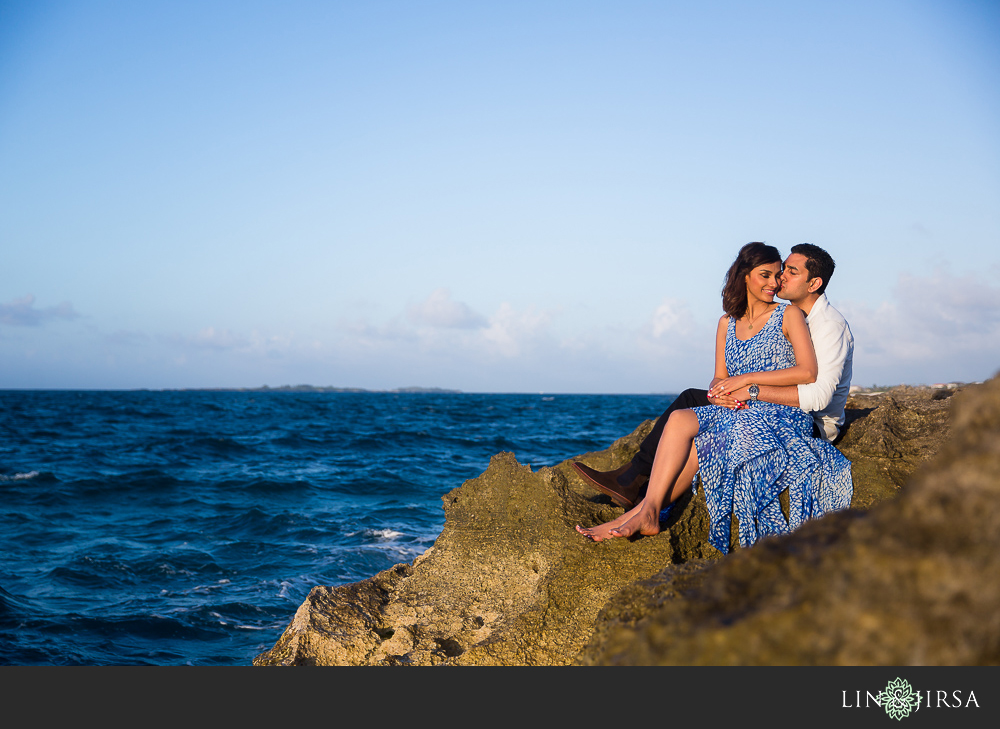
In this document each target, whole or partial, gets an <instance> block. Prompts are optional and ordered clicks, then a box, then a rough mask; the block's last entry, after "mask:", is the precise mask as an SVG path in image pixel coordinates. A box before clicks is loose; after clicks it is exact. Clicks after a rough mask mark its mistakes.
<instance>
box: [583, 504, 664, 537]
mask: <svg viewBox="0 0 1000 729" xmlns="http://www.w3.org/2000/svg"><path fill="white" fill-rule="evenodd" d="M646 512H649V513H652V514H653V517H652V521H651V523H650V519H649V518H648V517H647V516H646ZM650 524H651V525H650ZM576 530H577V531H578V532H580V534H582V535H583V536H585V537H587V539H590V540H592V541H594V542H601V541H604V540H605V539H613V538H615V537H630V536H632V535H633V534H642V535H645V536H652V535H654V534H659V533H660V512H659V511H653V510H652V509H651V508H649V507H645V508H644V507H643V502H641V501H640V502H639V503H638V504H636V505H635V506H633V507H632V508H631V509H629V510H628V511H626V512H625V513H624V514H622V515H621V516H619V517H618V518H617V519H613V520H612V521H608V522H605V523H603V524H598V525H597V526H594V527H587V528H584V527H581V526H580V525H579V524H577V525H576Z"/></svg>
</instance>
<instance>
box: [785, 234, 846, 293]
mask: <svg viewBox="0 0 1000 729" xmlns="http://www.w3.org/2000/svg"><path fill="white" fill-rule="evenodd" d="M792 253H798V254H799V255H801V256H805V257H806V271H808V272H809V278H816V277H817V276H818V277H819V278H821V279H823V284H822V285H821V286H820V287H819V288H818V289H816V293H817V294H822V293H823V292H824V291H826V285H827V284H828V283H830V278H831V277H832V276H833V269H834V268H836V266H837V264H836V263H834V262H833V257H832V256H831V255H830V254H829V253H827V252H826V251H824V250H823V249H822V248H820V247H819V246H814V245H813V244H812V243H799V244H798V245H795V246H792Z"/></svg>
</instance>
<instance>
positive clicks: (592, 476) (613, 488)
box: [573, 461, 649, 510]
mask: <svg viewBox="0 0 1000 729" xmlns="http://www.w3.org/2000/svg"><path fill="white" fill-rule="evenodd" d="M573 468H575V469H576V470H577V472H579V474H580V475H581V476H583V480H584V481H585V482H586V483H587V485H588V486H592V487H593V488H595V489H597V490H598V491H600V492H601V493H602V494H606V495H607V496H610V497H611V500H612V501H614V502H615V503H616V504H618V506H621V507H622V508H624V509H626V510H628V509H631V508H632V507H633V506H635V505H636V504H637V503H639V502H640V501H641V500H642V497H643V496H645V493H646V484H647V482H648V481H649V476H647V475H646V474H644V473H640V472H639V471H638V470H637V469H636V468H634V467H633V466H632V464H631V463H627V464H625V465H624V466H622V467H621V468H616V469H615V470H614V471H595V470H594V469H593V468H591V467H590V466H585V465H583V464H582V463H580V462H579V461H577V462H575V463H573Z"/></svg>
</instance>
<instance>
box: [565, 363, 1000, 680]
mask: <svg viewBox="0 0 1000 729" xmlns="http://www.w3.org/2000/svg"><path fill="white" fill-rule="evenodd" d="M931 402H933V401H931ZM925 405H926V411H925V414H926V413H933V412H934V408H933V407H932V406H931V405H930V404H929V403H925ZM920 409H921V408H920V407H914V408H912V409H910V408H906V407H903V406H901V405H900V402H899V400H898V399H896V398H886V399H885V401H884V402H882V403H880V404H879V405H878V406H877V409H875V410H874V411H873V412H872V413H871V414H870V415H869V416H868V418H867V420H868V422H867V427H866V428H865V429H859V430H857V431H855V432H854V433H853V434H851V440H853V441H854V442H855V443H856V444H857V446H858V447H861V446H867V447H868V448H869V449H870V450H868V451H865V452H864V453H863V458H865V459H870V460H871V463H870V464H869V465H871V466H872V468H871V470H870V471H865V473H866V474H867V473H875V474H877V473H878V472H879V470H880V469H884V472H885V473H886V479H885V480H886V481H887V482H892V481H895V480H896V478H897V477H898V475H899V474H898V473H896V471H895V470H894V469H893V468H892V466H891V463H886V461H885V459H887V460H888V461H889V462H891V461H903V460H906V459H907V458H908V457H910V456H913V455H914V454H915V453H919V452H921V451H922V450H923V449H928V448H929V449H932V450H933V449H935V448H936V445H935V444H934V443H933V438H932V437H931V436H932V434H931V432H930V431H928V430H927V429H926V428H925V427H924V425H921V424H919V423H918V421H919V420H920V415H921V413H920ZM934 419H935V418H934V417H933V416H932V417H930V418H929V420H930V421H933V420H934ZM853 427H854V426H852V428H853ZM951 431H952V437H951V438H950V440H948V441H947V442H946V443H944V444H943V445H941V447H940V449H939V452H938V453H937V456H936V457H935V458H934V459H932V460H931V461H930V462H927V463H926V464H925V465H924V466H923V467H921V468H920V469H919V471H918V472H917V473H916V474H914V476H913V477H912V478H911V479H910V480H909V481H907V482H906V483H905V486H904V487H903V488H902V489H901V490H900V493H899V494H898V496H896V497H895V498H893V499H888V500H884V501H882V503H879V504H877V505H876V506H873V507H872V508H871V509H870V510H868V511H861V510H856V509H851V510H849V511H846V512H841V513H839V514H832V515H830V516H829V517H826V518H823V519H819V520H816V521H813V522H810V523H807V524H805V525H803V527H802V528H801V529H799V530H797V531H796V532H794V533H792V534H789V535H784V536H782V537H778V538H774V539H768V540H764V541H762V542H760V543H758V544H757V545H755V546H754V547H753V548H752V549H746V550H743V551H742V552H740V553H737V554H733V555H732V556H730V557H728V558H727V559H725V560H722V561H719V562H717V563H715V564H712V565H710V566H705V565H694V564H688V565H677V566H672V567H670V568H668V569H666V570H664V571H663V572H661V573H660V574H658V575H656V576H655V577H653V578H651V579H649V580H645V581H641V582H639V583H636V584H633V585H630V586H629V587H628V588H626V589H625V590H624V591H622V592H621V593H619V594H618V595H616V596H615V597H614V598H613V599H612V600H611V601H610V602H609V604H608V606H607V607H606V608H605V610H604V611H603V612H602V613H601V615H600V616H599V619H598V627H597V629H596V631H595V633H594V635H593V637H592V639H591V642H590V645H588V647H587V648H586V649H585V650H584V652H583V653H582V654H581V657H580V661H579V662H580V663H584V664H602V665H607V664H632V665H646V664H665V665H668V664H674V665H677V664H683V665H689V664H712V665H718V664H736V665H775V664H780V665H995V664H997V663H1000V380H997V379H996V378H994V379H993V380H992V381H990V382H989V383H987V384H986V385H983V386H980V387H975V388H969V389H968V390H967V391H966V392H963V393H961V394H959V395H957V396H956V397H955V402H954V412H953V415H952V419H951ZM878 433H882V434H883V435H881V436H878V437H876V435H877V434H878ZM844 440H845V442H847V441H848V440H849V439H848V437H845V439H844ZM859 455H860V454H859ZM880 459H882V460H883V462H882V463H881V464H880V463H879V460H880ZM855 478H857V476H855Z"/></svg>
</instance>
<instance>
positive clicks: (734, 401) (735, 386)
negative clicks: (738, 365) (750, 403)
mask: <svg viewBox="0 0 1000 729" xmlns="http://www.w3.org/2000/svg"><path fill="white" fill-rule="evenodd" d="M749 384H750V381H749V380H748V379H747V378H746V376H744V375H736V376H734V377H725V378H723V379H721V380H719V381H718V382H716V383H715V384H714V385H712V386H711V387H710V388H709V390H708V400H709V402H711V403H712V404H713V405H719V406H720V407H724V408H729V409H730V410H739V409H740V408H745V407H746V406H747V404H746V402H745V401H744V400H740V399H739V398H736V397H733V393H734V392H737V391H738V390H741V389H743V388H744V387H746V386H747V385H749Z"/></svg>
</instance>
